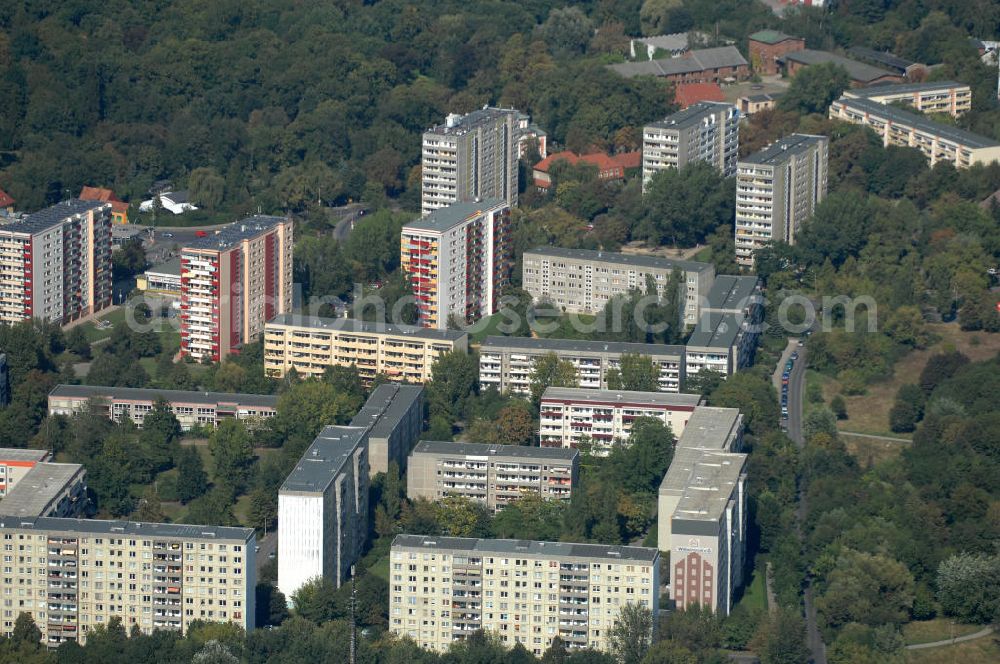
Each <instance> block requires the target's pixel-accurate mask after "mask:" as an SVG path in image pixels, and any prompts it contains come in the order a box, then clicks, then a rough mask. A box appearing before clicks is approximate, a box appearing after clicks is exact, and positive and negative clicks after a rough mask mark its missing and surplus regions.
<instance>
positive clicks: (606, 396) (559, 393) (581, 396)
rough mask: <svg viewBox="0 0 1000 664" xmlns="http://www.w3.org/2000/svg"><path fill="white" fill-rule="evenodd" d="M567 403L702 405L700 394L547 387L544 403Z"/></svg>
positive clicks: (543, 395)
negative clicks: (547, 401)
mask: <svg viewBox="0 0 1000 664" xmlns="http://www.w3.org/2000/svg"><path fill="white" fill-rule="evenodd" d="M547 399H560V400H565V401H581V402H587V403H591V402H600V403H622V404H637V405H644V406H681V407H694V406H698V405H700V404H701V403H702V396H701V395H700V394H685V393H680V394H677V393H671V392H638V391H635V390H588V389H586V388H583V387H546V388H545V392H544V393H543V394H542V401H545V400H547Z"/></svg>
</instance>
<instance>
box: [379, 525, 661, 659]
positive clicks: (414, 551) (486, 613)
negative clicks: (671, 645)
mask: <svg viewBox="0 0 1000 664" xmlns="http://www.w3.org/2000/svg"><path fill="white" fill-rule="evenodd" d="M659 568H660V553H659V551H657V550H656V549H649V548H643V547H632V546H607V545H603V544H573V543H568V542H533V541H527V540H489V539H471V538H457V537H424V536H421V535H397V536H396V538H395V539H394V540H393V542H392V548H391V552H390V574H391V581H390V584H389V629H390V631H391V632H392V633H393V634H396V635H397V636H401V637H407V638H410V639H412V640H413V641H415V642H416V643H417V644H418V645H419V646H420V647H422V648H425V649H427V650H435V651H437V652H444V651H446V650H447V649H448V647H449V646H450V645H451V644H452V642H454V641H461V640H463V639H465V638H468V636H469V635H470V634H472V633H473V632H475V631H477V630H485V631H487V632H490V633H491V634H493V635H495V636H496V637H497V638H499V639H500V642H501V643H503V644H504V645H506V646H508V647H513V646H514V645H515V644H516V643H520V644H521V645H523V646H524V647H525V648H527V649H528V650H529V651H531V652H532V653H534V654H535V655H541V654H542V653H543V652H545V650H546V649H547V648H548V647H549V645H551V643H552V640H553V639H554V638H556V637H559V638H560V639H561V640H562V641H563V643H564V644H566V646H567V647H568V648H569V649H571V650H575V649H581V648H594V649H596V650H603V651H607V650H608V648H609V635H610V632H611V629H612V628H613V627H614V625H615V624H616V623H617V621H618V617H619V614H620V612H621V610H622V607H624V606H626V605H627V604H632V603H637V604H640V605H643V606H646V607H648V608H649V610H650V611H651V612H652V614H653V628H654V630H655V629H656V624H657V618H658V613H659V587H660V572H659Z"/></svg>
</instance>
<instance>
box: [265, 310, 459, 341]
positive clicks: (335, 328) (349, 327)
mask: <svg viewBox="0 0 1000 664" xmlns="http://www.w3.org/2000/svg"><path fill="white" fill-rule="evenodd" d="M271 325H286V326H289V327H311V328H316V329H318V330H328V331H331V332H347V333H355V334H391V335H394V336H400V337H417V338H422V339H430V340H436V341H458V340H459V339H462V338H464V337H466V336H468V334H467V333H466V332H463V331H461V330H438V329H434V328H430V327H418V326H416V325H392V324H390V323H373V322H370V321H365V320H358V319H356V318H320V317H319V316H303V315H302V314H290V313H286V314H278V315H277V316H275V317H274V318H272V319H271V320H270V321H268V322H267V326H271Z"/></svg>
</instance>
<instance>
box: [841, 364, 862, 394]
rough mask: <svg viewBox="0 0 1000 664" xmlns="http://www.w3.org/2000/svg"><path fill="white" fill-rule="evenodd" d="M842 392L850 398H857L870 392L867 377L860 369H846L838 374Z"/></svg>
mask: <svg viewBox="0 0 1000 664" xmlns="http://www.w3.org/2000/svg"><path fill="white" fill-rule="evenodd" d="M837 380H838V381H840V391H841V392H843V393H844V394H847V395H849V396H857V395H859V394H864V393H865V392H867V391H868V385H867V381H866V380H865V375H864V373H862V372H861V371H859V370H858V369H845V370H843V371H841V372H840V373H838V374H837Z"/></svg>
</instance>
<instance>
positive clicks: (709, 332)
mask: <svg viewBox="0 0 1000 664" xmlns="http://www.w3.org/2000/svg"><path fill="white" fill-rule="evenodd" d="M745 318H746V317H745V316H744V315H743V314H742V313H740V314H734V313H729V312H721V311H705V312H702V313H701V315H699V316H698V324H697V325H695V328H694V331H693V332H692V333H691V336H690V337H688V341H687V347H688V348H732V347H733V344H735V343H736V337H737V336H738V335H739V333H740V329H741V327H742V323H743V320H744V319H745Z"/></svg>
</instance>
